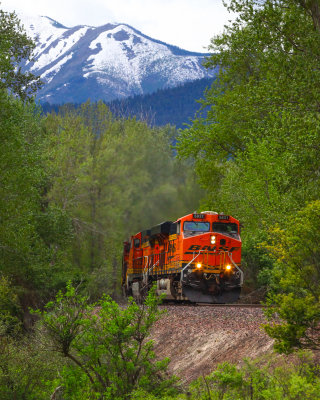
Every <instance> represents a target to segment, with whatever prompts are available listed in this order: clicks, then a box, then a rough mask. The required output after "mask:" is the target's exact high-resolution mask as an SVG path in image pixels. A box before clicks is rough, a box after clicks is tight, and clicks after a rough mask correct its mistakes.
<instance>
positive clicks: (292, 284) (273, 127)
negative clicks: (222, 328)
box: [0, 0, 320, 400]
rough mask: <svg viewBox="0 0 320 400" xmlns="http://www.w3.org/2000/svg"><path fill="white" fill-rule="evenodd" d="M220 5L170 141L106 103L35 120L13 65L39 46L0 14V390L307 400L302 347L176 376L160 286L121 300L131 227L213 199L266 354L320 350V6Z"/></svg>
mask: <svg viewBox="0 0 320 400" xmlns="http://www.w3.org/2000/svg"><path fill="white" fill-rule="evenodd" d="M228 4H229V7H230V10H232V11H234V12H236V13H237V15H238V18H237V19H236V21H234V22H233V23H230V24H229V26H228V27H226V28H225V31H224V33H223V34H222V35H220V36H217V37H215V38H213V39H212V42H211V51H212V56H211V57H210V58H209V59H208V60H207V63H206V66H207V68H216V66H219V75H218V77H217V79H216V80H215V81H214V82H213V83H212V86H211V88H210V89H209V90H208V91H206V92H205V93H203V95H202V96H201V97H202V98H203V100H202V102H201V103H202V104H201V107H200V110H199V112H198V113H197V114H196V116H195V117H194V120H193V121H192V123H191V125H190V126H189V127H188V129H184V130H182V131H181V132H180V133H179V136H178V133H177V132H176V129H175V128H174V127H172V126H171V125H164V126H161V127H156V126H150V125H148V123H147V122H145V120H139V119H137V118H135V117H132V116H131V114H130V113H129V114H130V115H129V114H128V115H126V116H125V117H124V116H123V115H124V114H121V116H120V115H119V114H117V112H118V111H116V107H115V109H114V110H113V111H112V110H111V109H110V107H108V106H107V105H106V104H104V103H102V102H98V103H90V102H89V101H88V102H87V103H84V104H81V105H79V106H77V107H75V106H72V105H65V106H63V107H61V108H59V109H58V110H57V111H58V112H52V113H46V114H45V115H44V114H43V113H42V110H41V109H40V108H39V107H38V106H37V105H36V104H35V102H34V98H33V95H34V94H35V93H36V91H37V89H38V88H39V87H40V86H41V82H40V81H39V79H38V78H37V77H35V76H33V75H31V74H23V73H22V72H21V70H20V69H19V68H18V65H19V63H20V62H21V60H22V59H30V58H31V55H32V49H33V47H34V45H33V43H32V41H31V40H30V39H29V38H28V37H27V36H26V34H25V33H24V31H23V29H22V28H21V26H20V23H19V21H18V19H17V17H16V15H15V14H14V13H12V14H11V13H6V12H3V11H1V10H0V135H1V140H0V153H1V158H0V171H1V172H0V349H1V351H0V398H1V399H7V400H11V399H21V400H22V399H30V400H41V399H48V398H51V399H56V400H58V399H65V400H78V399H80V400H81V399H82V400H87V399H105V400H111V399H112V400H116V399H117V400H122V399H123V400H129V399H130V400H141V399H150V400H157V399H166V400H182V399H183V400H186V399H193V400H198V399H202V400H208V399H211V400H213V399H214V400H215V399H219V400H220V399H222V400H227V399H230V400H231V399H243V400H249V399H250V400H252V399H254V400H259V399H262V398H263V399H266V400H273V399H288V400H289V399H290V400H291V399H308V398H309V399H320V395H319V393H320V390H319V388H320V378H319V376H320V374H319V365H318V364H317V363H316V362H315V361H314V360H313V358H312V353H311V352H310V353H306V352H304V353H299V360H300V361H299V362H297V363H293V364H290V363H288V362H286V361H285V362H284V363H283V364H281V362H280V361H279V360H280V358H278V359H276V362H275V363H271V362H270V363H269V364H267V366H266V367H264V366H263V365H262V363H261V362H262V361H261V360H258V361H257V362H253V361H246V362H245V363H244V364H241V365H240V366H239V362H237V365H231V364H228V363H223V364H221V365H220V366H218V368H217V369H216V370H215V371H212V373H211V374H210V375H209V376H204V375H203V376H201V377H199V379H198V380H196V381H195V382H194V383H193V384H192V385H191V386H190V387H186V386H184V385H183V384H181V383H179V379H178V378H175V377H172V376H169V375H168V373H167V366H168V362H169V360H167V359H163V360H161V359H159V358H160V357H158V358H157V357H156V355H155V354H154V352H153V348H154V346H153V343H152V342H150V341H149V337H150V333H151V330H152V327H153V325H154V323H155V322H156V321H157V320H159V319H160V318H161V315H162V310H161V309H160V308H159V307H158V305H159V303H160V299H159V298H158V297H157V296H156V295H155V289H154V288H153V289H151V290H150V291H149V294H148V296H147V297H146V299H145V303H144V304H143V305H138V304H136V303H135V302H134V301H129V302H128V304H127V305H126V306H123V305H122V306H120V305H119V304H118V303H117V302H116V301H119V299H120V296H121V293H120V285H119V282H120V274H121V267H120V265H121V248H122V242H123V240H125V239H126V237H127V236H128V235H129V234H131V233H135V232H137V231H139V230H141V229H144V228H146V227H148V226H150V225H153V224H156V223H158V222H161V221H163V220H170V219H175V218H176V217H177V216H181V215H183V214H184V213H186V212H187V211H188V212H189V211H190V210H195V209H198V210H199V211H200V210H201V209H213V210H215V211H219V212H221V211H223V212H224V213H228V214H229V213H230V214H231V215H232V216H234V217H236V218H238V219H240V221H241V222H242V233H241V234H242V240H243V263H242V268H243V269H244V270H245V281H246V290H251V291H253V292H254V293H256V291H257V290H260V289H263V291H264V292H266V293H267V294H266V297H265V298H264V299H263V300H264V301H265V302H266V305H268V306H270V307H266V310H265V315H266V317H267V318H268V323H266V324H265V325H264V329H265V331H266V332H267V334H268V335H269V336H270V337H271V338H273V339H274V343H275V346H274V348H275V350H276V351H278V352H279V353H283V354H290V353H292V352H296V351H297V350H311V351H313V352H314V351H318V350H319V349H320V336H319V333H320V332H319V322H320V286H319V282H320V252H319V242H320V196H319V195H320V193H319V188H320V181H319V180H320V174H319V171H320V157H319V151H320V118H319V117H320V114H319V110H320V107H319V104H320V97H319V96H320V90H319V89H320V75H319V71H320V54H319V52H320V7H319V1H318V0H277V1H276V0H266V1H264V2H261V1H259V0H230V2H229V3H228ZM176 90H177V92H176V93H179V90H180V89H179V88H178V89H176ZM160 97H161V96H160ZM178 97H179V95H178ZM130 101H131V100H130ZM166 101H168V100H164V102H166ZM147 121H148V119H147ZM149 122H150V120H149ZM176 138H178V144H177V147H176V148H175V149H173V148H172V147H171V143H172V142H173V139H176ZM177 152H178V156H176V154H177ZM196 175H197V177H198V180H199V182H200V184H201V187H202V189H201V188H200V187H199V186H198V184H197V179H196ZM199 201H201V204H202V205H201V206H198V204H199ZM32 309H37V310H36V311H35V310H32ZM182 320H183V318H182ZM185 323H186V324H188V321H185ZM248 329H250V325H248ZM181 330H183V326H181V327H180V326H179V333H181ZM182 333H183V332H182ZM232 334H233V335H235V334H236V329H234V331H233V332H232ZM184 336H185V337H186V335H184ZM160 339H161V340H163V341H165V340H167V338H166V337H163V336H162V337H161V338H160ZM248 347H249V346H248ZM198 350H199V351H200V352H201V351H202V349H198ZM249 355H250V354H249ZM285 360H287V359H285ZM238 361H240V360H238ZM260 361H261V362H260ZM281 365H283V366H281Z"/></svg>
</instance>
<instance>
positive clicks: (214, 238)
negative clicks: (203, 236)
mask: <svg viewBox="0 0 320 400" xmlns="http://www.w3.org/2000/svg"><path fill="white" fill-rule="evenodd" d="M211 244H216V237H215V236H211Z"/></svg>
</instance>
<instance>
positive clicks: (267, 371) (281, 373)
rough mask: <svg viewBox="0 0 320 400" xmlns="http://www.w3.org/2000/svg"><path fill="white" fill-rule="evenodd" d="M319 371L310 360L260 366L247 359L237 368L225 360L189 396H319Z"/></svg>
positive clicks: (276, 399) (274, 399)
mask: <svg viewBox="0 0 320 400" xmlns="http://www.w3.org/2000/svg"><path fill="white" fill-rule="evenodd" d="M319 385H320V379H319V370H318V369H317V367H315V366H314V364H313V363H312V362H311V361H310V360H306V359H305V357H304V356H302V357H301V360H300V362H299V363H298V364H297V365H295V364H289V365H285V366H280V367H275V366H272V368H270V366H265V367H258V366H257V365H256V363H255V362H252V361H246V362H245V364H244V366H243V367H241V368H240V369H238V368H237V367H236V366H235V365H232V364H229V363H223V364H220V365H219V366H218V368H217V369H216V370H215V371H214V372H213V373H212V374H210V375H209V376H207V377H202V378H199V379H198V380H197V381H195V382H194V383H193V384H192V385H191V393H192V395H191V397H189V398H190V399H201V400H234V399H237V400H249V399H251V400H260V399H261V400H262V399H264V400H281V399H288V400H289V399H290V400H291V399H292V400H293V399H319V398H320V395H319V387H320V386H319Z"/></svg>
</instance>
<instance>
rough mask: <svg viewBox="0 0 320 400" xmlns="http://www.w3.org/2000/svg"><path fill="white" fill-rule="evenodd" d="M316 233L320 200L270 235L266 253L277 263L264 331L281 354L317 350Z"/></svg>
mask: <svg viewBox="0 0 320 400" xmlns="http://www.w3.org/2000/svg"><path fill="white" fill-rule="evenodd" d="M319 232H320V201H319V200H317V201H314V202H312V203H310V204H308V205H307V206H306V207H305V208H303V209H302V210H301V211H299V212H298V213H297V214H296V215H295V216H294V217H291V218H290V219H289V220H288V221H287V223H286V226H285V228H284V229H280V228H275V229H274V230H273V231H272V236H271V237H272V238H273V241H272V243H270V245H269V247H268V249H269V250H270V251H271V252H272V254H273V256H274V258H275V259H276V267H275V269H274V271H273V281H274V283H275V284H274V292H273V293H272V294H270V295H269V298H268V304H269V305H270V306H271V307H270V309H268V310H267V315H268V316H269V318H270V323H269V324H268V325H266V326H265V330H266V332H267V333H268V334H269V335H270V336H271V337H273V338H274V339H275V348H276V349H277V350H279V351H280V352H284V353H288V352H292V351H293V350H294V349H297V348H310V349H319V348H320V336H319V333H320V330H319V322H320V285H319V281H320V252H319V246H318V243H319V240H320V234H319ZM275 315H277V318H273V317H274V316H275Z"/></svg>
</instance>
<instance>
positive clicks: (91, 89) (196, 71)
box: [19, 15, 215, 104]
mask: <svg viewBox="0 0 320 400" xmlns="http://www.w3.org/2000/svg"><path fill="white" fill-rule="evenodd" d="M19 17H20V19H21V21H22V23H23V25H24V27H25V30H26V31H27V33H28V35H29V36H30V37H32V38H33V39H34V41H35V42H36V49H35V51H34V61H33V62H28V63H26V64H25V65H24V68H25V69H26V70H28V71H31V72H32V73H34V74H36V75H40V76H41V78H42V81H43V82H44V83H45V85H44V87H43V88H42V89H41V90H40V91H39V92H38V99H40V100H41V101H42V102H49V103H57V104H61V103H65V102H77V103H80V102H83V101H86V100H87V99H88V98H90V99H91V100H93V101H94V100H98V99H103V100H106V101H109V100H112V99H117V98H124V97H128V96H132V95H135V94H145V93H150V92H154V91H156V90H157V89H163V88H167V87H174V86H177V85H179V84H182V83H185V82H187V81H193V80H196V79H200V78H204V77H212V76H214V75H215V71H207V70H206V69H205V68H203V66H202V62H203V58H204V56H205V55H206V54H201V53H191V52H188V51H185V50H182V49H180V48H178V47H175V46H171V45H168V44H166V43H164V42H161V41H159V40H155V39H151V38H150V37H148V36H146V35H144V34H143V33H141V32H139V31H137V30H136V29H134V28H132V27H131V26H129V25H126V24H116V23H114V24H111V23H108V24H106V25H103V26H99V27H93V26H84V25H81V26H80V25H79V26H75V27H73V28H67V27H65V26H63V25H61V24H60V23H58V22H57V21H54V20H52V19H51V18H49V17H27V16H24V15H19Z"/></svg>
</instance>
